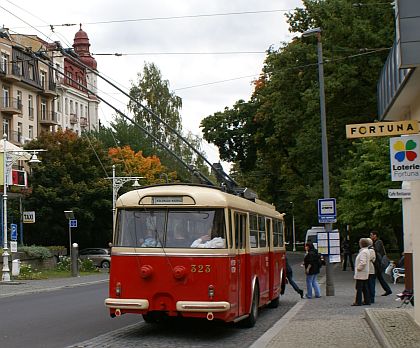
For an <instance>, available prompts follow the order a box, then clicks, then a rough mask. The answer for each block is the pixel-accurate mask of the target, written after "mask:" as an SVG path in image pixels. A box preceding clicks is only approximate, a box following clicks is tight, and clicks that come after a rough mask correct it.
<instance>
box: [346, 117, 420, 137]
mask: <svg viewBox="0 0 420 348" xmlns="http://www.w3.org/2000/svg"><path fill="white" fill-rule="evenodd" d="M418 132H419V124H418V121H396V122H375V123H360V124H348V125H346V136H347V138H366V137H382V136H386V135H404V134H417V133H418Z"/></svg>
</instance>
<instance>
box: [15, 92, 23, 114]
mask: <svg viewBox="0 0 420 348" xmlns="http://www.w3.org/2000/svg"><path fill="white" fill-rule="evenodd" d="M16 99H17V107H18V109H19V110H21V111H22V91H17V98H16Z"/></svg>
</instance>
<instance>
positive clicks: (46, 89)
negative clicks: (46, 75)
mask: <svg viewBox="0 0 420 348" xmlns="http://www.w3.org/2000/svg"><path fill="white" fill-rule="evenodd" d="M56 88H57V84H56V83H54V82H50V83H45V84H44V86H42V92H41V93H42V94H43V95H44V96H46V97H56V96H57V92H56Z"/></svg>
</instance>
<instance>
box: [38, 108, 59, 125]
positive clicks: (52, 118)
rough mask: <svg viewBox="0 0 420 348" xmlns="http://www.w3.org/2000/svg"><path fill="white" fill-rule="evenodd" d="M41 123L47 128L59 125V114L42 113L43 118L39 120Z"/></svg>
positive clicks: (51, 112) (52, 112)
mask: <svg viewBox="0 0 420 348" xmlns="http://www.w3.org/2000/svg"><path fill="white" fill-rule="evenodd" d="M39 123H40V124H41V125H45V126H55V125H58V118H57V113H56V112H55V111H49V112H42V111H41V118H40V120H39Z"/></svg>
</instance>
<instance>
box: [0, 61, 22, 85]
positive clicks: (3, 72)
mask: <svg viewBox="0 0 420 348" xmlns="http://www.w3.org/2000/svg"><path fill="white" fill-rule="evenodd" d="M0 77H1V78H2V80H4V81H6V82H18V81H20V80H21V78H22V70H21V68H20V66H18V65H16V64H12V63H7V64H5V65H3V64H2V65H0Z"/></svg>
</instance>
